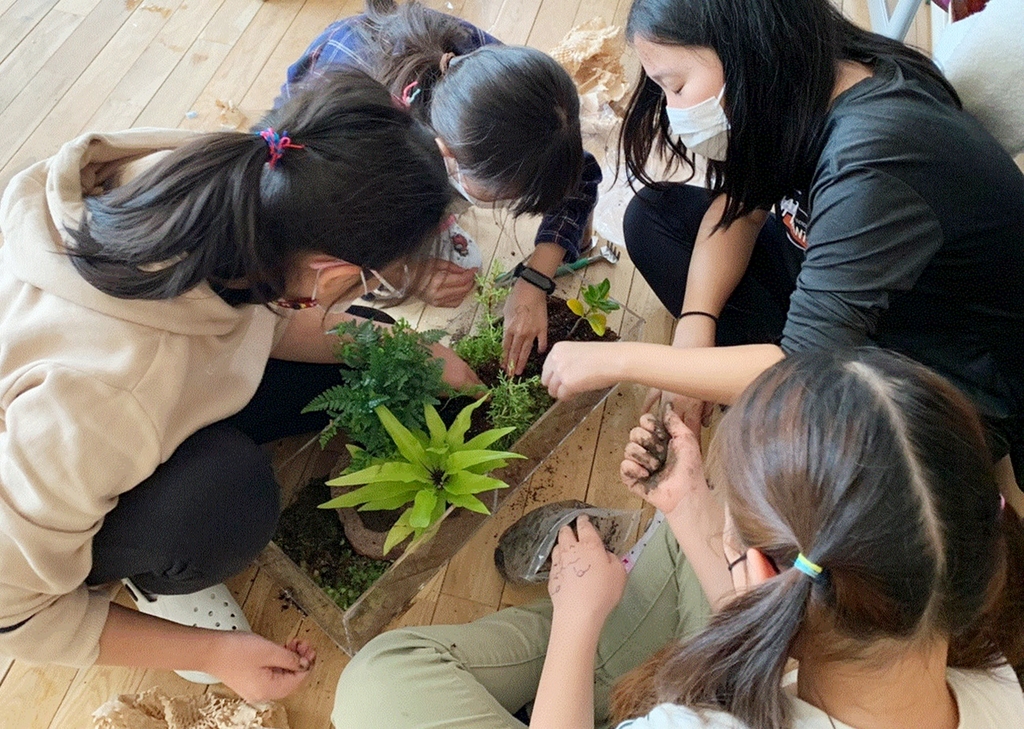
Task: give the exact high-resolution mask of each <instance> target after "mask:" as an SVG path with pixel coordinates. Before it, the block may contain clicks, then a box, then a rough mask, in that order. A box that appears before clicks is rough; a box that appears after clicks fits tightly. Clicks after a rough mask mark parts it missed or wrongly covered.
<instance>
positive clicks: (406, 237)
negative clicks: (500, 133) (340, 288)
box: [69, 71, 451, 304]
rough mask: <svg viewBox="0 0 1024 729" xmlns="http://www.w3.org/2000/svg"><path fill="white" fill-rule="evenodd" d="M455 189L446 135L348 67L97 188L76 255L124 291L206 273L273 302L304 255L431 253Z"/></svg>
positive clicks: (202, 277)
mask: <svg viewBox="0 0 1024 729" xmlns="http://www.w3.org/2000/svg"><path fill="white" fill-rule="evenodd" d="M264 128H266V129H264ZM274 130H276V132H275V131H274ZM261 132H263V135H264V136H266V137H267V139H265V138H264V136H261ZM275 133H276V134H280V135H281V136H282V137H283V136H284V135H285V134H287V136H288V138H289V139H290V140H291V144H290V145H287V144H286V145H281V144H279V143H278V138H277V137H276V136H274V134H275ZM450 195H451V189H450V186H449V184H448V175H447V172H446V170H445V167H444V161H443V159H442V158H441V153H440V151H439V150H438V148H437V145H436V144H435V142H434V137H433V133H432V132H431V131H430V130H429V129H427V128H426V127H425V126H424V125H422V124H420V123H419V122H416V121H415V120H413V119H412V117H411V116H410V115H409V114H408V112H407V111H406V110H404V109H401V108H398V106H396V105H395V103H394V101H393V99H392V97H391V95H390V94H389V93H388V92H387V91H386V90H385V89H384V88H383V87H382V86H381V85H380V84H378V83H377V82H376V81H374V80H372V79H371V78H370V77H369V76H367V75H366V74H364V73H362V72H358V71H339V72H333V73H330V74H327V75H324V76H323V77H321V78H320V79H318V81H317V83H315V84H312V85H311V86H309V87H308V88H306V89H304V91H303V92H302V93H301V94H298V95H296V96H294V97H293V98H292V99H290V100H289V102H288V103H287V104H285V105H284V106H283V107H281V108H280V109H277V110H275V111H273V112H271V113H270V114H269V115H268V117H267V118H266V119H265V120H264V121H263V122H262V123H261V124H260V126H259V127H257V128H256V130H254V132H253V133H250V134H246V133H243V132H218V133H214V134H206V135H202V136H199V137H197V138H196V139H195V141H193V142H191V143H189V144H187V145H185V146H183V147H180V148H179V149H177V150H175V151H173V152H171V153H170V154H169V155H168V156H167V157H165V158H164V159H162V160H160V161H159V162H157V163H156V164H154V165H153V167H152V168H150V170H149V171H148V172H146V173H145V174H143V175H141V176H139V177H138V178H136V179H135V180H133V181H131V182H129V183H128V184H125V185H123V186H121V187H118V188H115V189H113V190H111V191H109V192H107V193H104V194H103V195H101V196H98V197H91V198H87V199H86V200H85V207H86V215H85V218H84V219H83V220H82V223H81V224H80V225H79V227H78V228H77V229H75V230H70V231H69V234H70V235H71V237H72V239H73V241H74V246H73V248H72V249H71V250H70V251H69V254H70V255H71V256H72V260H73V261H74V264H75V266H76V267H77V269H78V271H79V273H80V274H81V275H82V277H83V278H85V279H86V280H87V281H89V283H91V284H92V285H93V286H95V287H96V288H98V289H99V290H100V291H103V292H104V293H107V294H110V295H111V296H116V297H119V298H135V299H168V298H173V297H175V296H178V295H180V294H182V293H184V292H186V291H188V290H190V289H192V288H194V287H195V286H197V285H199V284H200V283H203V282H204V281H205V282H208V283H209V284H210V285H211V286H212V287H213V288H214V290H216V291H217V292H218V293H220V294H221V295H222V296H223V297H224V298H225V299H226V300H232V301H233V302H234V301H238V300H241V301H243V302H249V303H261V304H265V303H269V302H271V301H273V300H275V299H276V298H278V297H280V296H282V295H284V293H285V285H286V279H287V276H288V272H289V270H290V266H291V265H292V263H293V259H294V257H295V256H297V255H302V254H306V253H320V254H327V255H330V256H334V257H336V258H339V259H341V260H344V261H348V262H349V263H355V264H357V265H360V266H363V267H365V268H373V269H377V270H379V269H382V268H384V267H386V266H388V265H389V264H391V263H394V262H396V261H399V260H409V262H410V263H415V262H416V259H418V258H420V257H426V256H427V255H429V252H428V250H427V249H428V248H429V247H430V246H431V244H432V243H433V242H434V241H436V236H434V235H433V234H434V233H435V231H436V230H437V227H438V225H439V223H440V220H441V217H442V215H443V214H444V210H445V208H446V207H447V205H448V202H449V199H450ZM239 289H241V294H242V295H241V296H240V295H239V291H238V290H239Z"/></svg>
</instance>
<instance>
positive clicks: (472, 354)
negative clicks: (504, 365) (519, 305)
mask: <svg viewBox="0 0 1024 729" xmlns="http://www.w3.org/2000/svg"><path fill="white" fill-rule="evenodd" d="M503 273H504V271H503V269H502V265H501V263H500V262H499V261H494V262H493V263H491V267H490V268H489V269H488V271H487V273H478V274H477V275H476V286H477V288H476V292H475V293H474V294H473V299H474V300H475V301H476V302H477V303H478V304H479V305H480V321H479V322H478V323H477V325H476V331H475V332H473V333H472V334H467V335H466V336H464V337H462V338H460V339H459V340H458V341H457V342H455V343H454V345H453V346H452V349H454V350H455V354H457V355H459V358H460V359H462V360H463V361H464V362H465V363H466V364H468V365H469V366H470V367H471V368H473V369H474V370H476V369H479V368H480V367H481V366H482V365H484V364H486V363H488V362H500V361H501V355H502V348H501V342H502V336H503V332H502V328H501V318H500V315H499V314H498V313H497V312H498V310H499V309H500V307H501V304H502V303H503V302H504V301H505V299H507V298H508V295H509V292H510V291H511V289H510V288H509V287H508V286H502V285H501V284H499V283H498V279H499V278H500V277H501V276H502V275H503Z"/></svg>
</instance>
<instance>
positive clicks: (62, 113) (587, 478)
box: [0, 0, 929, 729]
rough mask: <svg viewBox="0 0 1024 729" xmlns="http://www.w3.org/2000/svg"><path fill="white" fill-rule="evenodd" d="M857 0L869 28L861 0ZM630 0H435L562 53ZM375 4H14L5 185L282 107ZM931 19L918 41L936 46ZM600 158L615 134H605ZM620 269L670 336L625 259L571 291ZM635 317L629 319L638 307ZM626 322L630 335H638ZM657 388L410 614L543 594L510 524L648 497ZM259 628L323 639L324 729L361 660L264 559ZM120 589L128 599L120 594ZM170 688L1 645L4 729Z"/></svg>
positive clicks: (300, 475) (481, 233)
mask: <svg viewBox="0 0 1024 729" xmlns="http://www.w3.org/2000/svg"><path fill="white" fill-rule="evenodd" d="M845 2H846V3H847V5H848V6H849V7H848V8H846V10H847V11H848V12H849V13H850V14H851V16H852V17H854V18H855V19H857V20H858V22H865V23H866V17H867V14H866V10H865V7H866V6H864V5H863V0H845ZM629 3H630V0H450V2H449V1H446V0H430V1H429V2H428V3H427V4H428V5H431V6H432V7H435V8H437V9H441V10H445V11H447V12H449V13H454V14H457V15H460V16H462V17H464V18H466V19H467V20H469V21H471V22H473V23H475V24H477V25H479V26H481V27H483V28H484V29H486V30H488V31H490V32H491V33H492V34H494V35H495V36H497V37H498V38H501V39H502V40H504V41H505V42H507V43H516V44H529V45H532V46H535V47H538V48H540V49H542V50H550V49H551V48H552V47H554V46H555V45H556V44H557V43H558V41H560V40H561V39H562V37H563V36H564V35H565V33H566V32H567V31H569V30H570V28H572V27H573V26H574V25H575V24H578V23H580V22H583V21H585V20H588V19H591V18H595V17H599V18H602V19H604V20H605V21H606V22H609V23H613V24H621V23H622V22H623V20H624V18H625V14H626V12H627V10H628V7H629ZM361 7H362V0H267V1H266V2H264V1H261V0H0V129H3V130H4V142H3V144H0V188H2V187H5V186H6V184H7V182H8V181H9V180H10V178H11V176H12V175H13V174H15V173H16V172H17V171H19V170H20V169H23V168H24V167H25V166H26V165H28V164H30V163H32V162H34V161H36V160H39V159H43V158H45V157H47V156H49V155H51V154H52V153H53V152H54V151H56V149H57V148H58V147H59V145H60V144H61V143H62V142H63V141H65V140H67V139H70V138H72V137H74V136H76V135H77V134H79V133H81V132H83V131H85V130H94V129H95V130H116V129H122V128H126V127H130V126H165V127H183V128H191V129H202V130H215V129H219V128H221V127H224V126H227V127H232V128H247V127H248V125H249V124H251V123H253V122H255V121H256V120H257V119H258V118H259V116H260V114H261V112H262V111H263V110H265V109H266V108H268V107H269V106H270V104H271V103H272V100H273V98H274V96H275V94H276V93H277V89H278V87H279V86H280V84H281V82H282V80H283V79H284V72H285V68H286V67H287V66H288V64H289V63H291V62H292V61H294V60H295V59H297V58H298V57H299V55H300V54H301V53H302V51H303V50H304V49H305V48H306V46H307V45H308V43H309V42H310V41H311V40H312V39H313V38H314V37H315V36H316V35H317V34H318V33H319V32H320V30H322V29H323V28H324V27H325V26H326V25H327V24H328V23H330V22H331V21H333V20H335V19H337V18H340V17H344V16H347V15H351V14H353V13H356V12H358V11H359V10H360V9H361ZM928 32H929V31H928V28H927V17H925V16H924V15H922V16H921V18H919V21H918V22H917V23H916V24H915V27H914V28H913V29H912V31H911V35H910V40H912V41H915V42H918V43H919V44H921V45H926V44H927V39H928ZM590 146H591V147H594V151H595V152H597V153H600V151H601V149H600V147H602V146H603V143H602V142H601V141H600V140H590ZM462 222H463V224H464V226H465V227H467V228H468V229H469V230H470V232H471V233H473V234H474V235H475V236H476V238H477V241H478V242H479V243H480V245H481V248H482V250H483V252H484V257H485V261H487V260H489V259H490V258H492V257H494V256H497V257H498V258H499V259H501V260H503V261H504V262H505V263H506V266H507V265H514V263H515V262H516V261H517V260H519V259H520V258H521V257H522V255H523V254H524V253H526V252H528V250H529V249H530V248H531V247H532V246H531V241H532V238H533V232H534V230H535V228H536V221H535V220H532V221H531V220H521V221H519V222H518V223H517V224H515V225H513V224H511V223H507V224H506V221H503V220H495V219H494V218H493V217H492V214H491V213H488V212H485V213H477V214H476V216H475V217H473V215H472V214H470V215H469V216H468V219H467V220H463V221H462ZM606 276H607V277H609V278H610V279H611V282H612V296H613V297H615V298H617V299H619V300H621V301H626V302H627V307H628V309H629V312H627V313H625V314H624V313H623V312H618V313H617V314H616V315H615V316H613V318H612V321H611V322H610V325H611V326H612V327H615V328H620V329H625V330H628V329H630V328H631V324H632V322H633V321H635V319H636V318H637V317H641V318H643V319H645V321H646V326H645V327H644V328H643V331H642V335H641V336H642V338H643V339H645V340H647V341H655V342H665V341H668V338H669V336H670V326H671V322H670V320H669V319H668V317H667V316H666V314H665V312H664V311H663V310H662V309H661V307H660V305H659V304H658V302H657V300H656V299H655V298H654V296H653V294H652V293H651V291H650V289H649V288H648V287H647V285H646V284H645V283H644V282H643V280H642V279H641V278H640V277H639V275H637V274H636V273H635V271H634V269H633V267H632V265H631V264H630V263H629V261H628V259H627V257H626V256H625V255H623V258H622V260H621V261H620V262H619V263H618V264H617V265H616V266H614V267H611V266H609V265H607V264H602V265H600V266H594V267H592V268H591V269H589V270H588V271H587V274H586V276H578V277H576V278H572V279H570V280H568V281H563V282H562V283H561V288H562V289H563V293H566V292H569V291H571V290H572V289H573V288H574V287H578V286H579V285H580V284H581V283H582V282H584V281H586V280H590V281H595V280H600V279H602V278H604V277H606ZM402 313H403V314H404V315H405V316H406V317H407V318H409V319H410V320H411V321H413V322H415V323H417V324H418V325H419V326H421V327H425V328H426V327H446V326H451V327H453V328H465V327H468V326H469V324H470V322H471V321H472V318H473V315H474V311H473V305H472V303H471V302H470V303H467V304H466V305H464V306H463V307H462V308H461V309H458V310H429V309H424V307H422V306H420V307H416V306H410V305H407V306H406V307H405V308H404V309H403V310H402ZM623 317H625V319H624V318H623ZM627 333H628V331H627ZM641 397H642V393H640V392H639V391H638V389H636V388H633V387H629V386H624V387H621V388H619V389H617V390H616V391H614V392H613V393H612V395H611V396H610V397H609V398H608V400H607V401H606V404H605V405H602V406H601V407H599V408H598V409H597V410H596V411H595V412H594V413H593V414H592V415H591V416H590V417H589V418H588V419H587V420H586V421H585V422H583V423H582V424H581V426H580V427H579V429H578V430H577V431H576V432H575V433H574V434H573V435H572V436H571V437H570V438H569V439H568V441H567V442H566V443H565V444H564V445H563V447H562V448H561V449H560V451H559V453H558V454H557V456H556V457H555V458H554V459H553V462H552V463H550V464H549V467H548V468H545V469H542V470H543V472H542V473H540V474H538V475H537V476H536V477H535V478H534V479H533V481H532V483H531V484H530V486H529V487H528V488H527V489H524V490H523V491H522V492H520V494H519V495H518V496H517V497H516V498H514V499H512V500H511V501H510V502H509V503H508V504H507V505H506V506H505V508H503V509H502V510H501V511H500V512H499V513H497V514H496V515H495V516H494V517H493V519H491V521H490V522H489V523H488V525H487V526H485V527H484V528H483V529H482V530H481V532H480V533H479V534H478V535H477V537H476V538H474V539H473V541H472V542H471V543H470V544H468V545H467V546H466V548H464V549H463V550H462V551H461V552H460V553H459V555H458V556H457V557H456V558H455V559H453V560H452V562H451V563H450V564H449V566H448V567H447V568H446V569H445V570H444V571H443V572H442V573H440V574H439V575H438V576H437V577H436V578H435V579H434V580H433V581H432V582H431V583H430V584H429V585H427V587H426V588H425V589H424V590H423V591H422V593H421V594H420V597H419V599H418V600H417V602H416V603H415V604H414V606H413V607H412V609H411V610H410V611H409V612H408V613H407V614H406V615H405V616H404V617H403V618H402V619H401V620H400V621H399V622H400V623H402V624H428V623H460V622H465V621H469V620H473V619H475V618H478V617H480V616H482V615H485V614H487V613H490V612H492V611H494V610H496V609H498V608H500V607H503V606H506V605H513V604H517V603H522V602H524V601H528V600H532V599H534V598H536V597H538V596H539V595H541V594H543V588H537V589H532V590H523V589H519V588H514V587H511V586H508V585H505V584H504V583H503V582H502V580H501V579H500V578H499V577H498V575H497V573H496V572H495V570H494V567H493V563H492V556H491V555H492V553H493V547H494V545H495V543H496V540H497V536H498V535H499V534H500V533H501V532H502V531H503V530H504V529H505V528H506V527H507V526H508V525H509V524H511V523H512V522H514V521H515V519H516V518H518V517H519V515H521V514H522V513H523V512H524V510H529V509H530V508H532V507H533V506H535V505H537V504H540V503H543V502H547V501H552V500H559V499H565V498H582V499H586V500H587V501H590V502H592V503H594V504H598V505H601V506H607V507H623V508H639V507H640V503H639V500H638V499H637V498H635V497H633V496H631V495H630V494H628V493H627V492H626V491H625V489H623V488H622V487H621V486H620V485H619V482H618V465H619V461H620V457H621V449H622V445H623V443H624V440H625V437H626V434H627V432H628V430H629V428H630V427H632V425H633V422H634V419H635V417H636V414H637V411H638V409H639V403H640V398H641ZM295 446H296V441H291V442H289V443H285V444H279V445H278V447H277V452H276V453H275V462H276V463H277V466H278V469H279V476H280V478H281V479H282V481H283V482H286V483H290V484H291V483H304V482H305V481H306V479H307V478H309V477H310V476H312V475H316V474H317V472H322V471H324V470H325V469H326V468H327V467H329V465H330V459H329V458H325V457H323V456H322V455H318V454H317V453H316V451H315V450H313V449H307V450H304V451H301V452H299V453H298V454H296V448H295ZM231 588H232V589H233V590H234V592H235V594H236V596H237V597H238V599H239V601H240V602H242V604H243V606H244V609H245V612H246V615H247V616H248V618H249V620H250V622H251V623H252V625H253V628H254V629H255V630H256V631H257V632H259V633H261V634H263V635H265V636H267V637H269V638H271V639H272V640H275V641H279V642H284V641H286V640H288V639H290V638H292V637H295V636H298V637H301V638H303V639H305V640H307V641H310V642H311V643H313V644H314V645H315V646H316V647H317V649H318V652H319V660H318V663H317V666H316V668H315V670H314V672H313V675H312V677H311V679H310V680H309V681H308V682H307V683H306V684H305V685H304V686H303V688H302V689H301V690H300V691H298V692H297V693H296V694H294V695H293V696H291V697H289V698H288V699H287V700H286V701H285V702H284V703H285V705H286V707H287V710H288V713H289V718H290V721H291V725H292V726H293V727H296V728H297V729H314V728H316V729H321V728H323V729H326V728H327V727H328V726H329V713H330V708H331V704H332V697H333V692H334V687H335V683H336V681H337V677H338V675H339V673H340V672H341V670H342V668H343V667H344V666H345V663H346V661H347V658H346V656H345V655H344V654H343V653H342V652H341V651H339V650H338V649H337V648H336V647H334V646H333V644H332V643H331V642H330V640H329V639H327V638H326V637H325V636H324V635H323V634H322V633H321V632H320V631H319V629H318V628H317V627H316V626H315V625H314V624H313V623H312V621H310V620H309V619H307V618H305V617H303V616H302V615H301V614H300V613H299V612H298V611H297V610H295V609H294V608H292V607H290V606H289V604H288V603H287V601H284V600H282V599H281V597H280V587H279V586H278V585H275V584H274V582H273V581H272V580H271V579H270V578H269V577H268V576H267V575H266V574H263V573H261V572H260V571H259V570H257V569H256V568H251V569H250V570H248V571H247V572H245V573H244V574H242V575H239V576H238V577H237V578H235V579H234V580H233V581H232V583H231ZM121 599H123V597H122V598H121ZM153 686H159V687H161V688H162V689H164V690H165V691H167V692H168V693H170V694H186V693H201V692H203V691H206V690H211V691H223V689H222V688H212V689H207V688H206V687H204V686H198V685H196V684H190V683H187V682H185V681H183V680H182V679H180V678H178V677H177V676H176V675H174V674H172V673H167V672H163V671H144V670H131V669H117V668H91V669H88V670H83V671H76V670H73V669H69V668H61V667H46V668H39V667H33V666H29V665H26V664H23V663H20V662H17V661H13V660H10V659H5V658H3V657H0V725H2V726H3V727H4V729H46V728H47V727H52V728H54V729H80V728H82V729H84V728H85V727H89V726H91V719H90V714H91V713H92V711H94V710H95V709H96V708H97V707H98V706H99V705H101V704H102V703H104V702H105V701H107V700H108V699H109V698H111V697H113V696H115V695H117V694H120V693H135V692H139V691H141V690H143V689H146V688H149V687H153Z"/></svg>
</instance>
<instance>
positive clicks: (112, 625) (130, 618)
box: [97, 604, 316, 701]
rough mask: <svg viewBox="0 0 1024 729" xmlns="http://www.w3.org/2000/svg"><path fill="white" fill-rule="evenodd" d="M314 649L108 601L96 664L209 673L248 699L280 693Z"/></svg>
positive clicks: (300, 676)
mask: <svg viewBox="0 0 1024 729" xmlns="http://www.w3.org/2000/svg"><path fill="white" fill-rule="evenodd" d="M315 659H316V654H315V652H314V651H313V650H312V649H311V648H310V647H309V646H308V645H306V644H305V643H302V642H301V641H292V642H290V643H289V644H288V645H286V646H279V645H277V644H276V643H271V642H270V641H269V640H267V639H266V638H263V637H261V636H259V635H256V634H255V633H244V632H243V633H238V632H231V631H225V630H206V629H203V628H194V627H191V626H187V625H178V624H177V623H171V622H169V621H167V620H161V619H160V618H157V617H153V616H152V615H145V614H143V613H139V612H136V611H134V610H129V609H127V608H124V607H121V606H120V605H116V604H114V605H111V606H110V612H109V614H108V615H107V622H106V624H105V625H104V627H103V633H102V634H101V635H100V655H99V658H98V659H97V663H98V664H100V665H106V666H132V667H139V668H160V669H166V670H189V671H203V672H206V673H210V674H212V675H214V676H216V677H217V678H219V679H221V680H222V681H224V683H225V684H226V685H227V686H228V687H229V688H231V689H233V690H234V691H235V692H237V693H238V695H239V696H241V697H242V698H244V699H246V700H247V701H268V700H271V699H280V698H284V697H285V696H287V695H288V694H290V693H291V692H292V691H294V690H295V689H296V688H298V686H299V684H301V683H302V682H303V681H304V680H305V678H306V676H307V675H308V673H309V669H310V668H311V667H312V664H313V661H314V660H315Z"/></svg>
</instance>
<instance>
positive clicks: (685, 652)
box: [611, 570, 815, 729]
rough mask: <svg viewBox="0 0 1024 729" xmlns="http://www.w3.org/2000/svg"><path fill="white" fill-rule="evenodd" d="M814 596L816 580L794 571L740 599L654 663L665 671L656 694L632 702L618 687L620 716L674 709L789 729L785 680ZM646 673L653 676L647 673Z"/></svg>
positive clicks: (615, 707)
mask: <svg viewBox="0 0 1024 729" xmlns="http://www.w3.org/2000/svg"><path fill="white" fill-rule="evenodd" d="M813 589H815V588H814V585H813V583H812V582H811V580H809V579H808V578H806V577H805V576H803V575H801V574H800V573H799V572H797V571H796V570H789V571H787V572H786V573H785V574H783V575H780V576H779V577H776V578H774V579H772V580H769V581H768V582H767V583H765V584H763V585H760V586H759V587H757V588H755V589H753V590H750V591H749V592H747V593H745V594H744V595H742V596H740V597H739V598H737V599H736V600H734V601H733V602H732V603H730V604H729V605H728V606H726V607H725V608H724V609H723V610H722V611H721V612H719V613H718V614H717V615H715V616H714V617H713V618H712V620H711V623H710V625H709V626H708V628H707V629H706V630H704V631H703V632H701V633H700V634H698V635H697V636H695V637H694V638H692V639H691V640H690V641H688V642H687V643H686V644H684V645H682V646H681V647H679V648H678V649H677V650H675V651H672V653H671V654H670V655H668V656H666V655H665V654H664V653H662V654H658V655H657V656H655V658H654V659H651V660H650V661H648V664H654V665H657V664H659V663H660V667H659V668H657V669H655V670H654V671H653V674H654V681H653V683H652V684H649V689H648V691H646V692H641V693H639V694H638V695H634V696H629V695H625V694H624V693H622V692H621V691H620V688H619V687H617V688H616V691H615V693H614V695H613V696H612V703H611V706H612V714H613V716H614V717H615V719H616V720H619V721H621V720H625V719H628V718H633V717H637V716H642V715H644V714H646V713H648V712H649V711H650V710H651V709H652V708H654V706H656V705H657V704H660V703H666V702H670V703H674V704H681V705H683V706H689V707H691V708H693V709H697V710H700V709H706V710H724V711H728V712H729V713H731V714H732V715H734V716H735V717H737V718H738V719H740V720H741V721H743V722H744V723H746V724H747V725H748V726H752V727H758V729H768V728H773V729H774V728H775V727H784V726H787V725H788V724H787V721H788V718H789V711H788V703H787V701H786V699H785V697H784V695H783V691H782V678H783V675H784V673H785V670H786V662H787V661H788V660H789V651H790V646H791V645H792V643H793V640H794V638H795V637H796V635H797V632H798V631H799V629H800V626H801V623H802V622H803V619H804V615H805V613H806V610H807V601H808V599H809V597H810V595H811V592H812V590H813ZM638 670H639V671H641V672H643V671H647V672H651V669H650V667H645V666H641V667H640V669H638Z"/></svg>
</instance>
